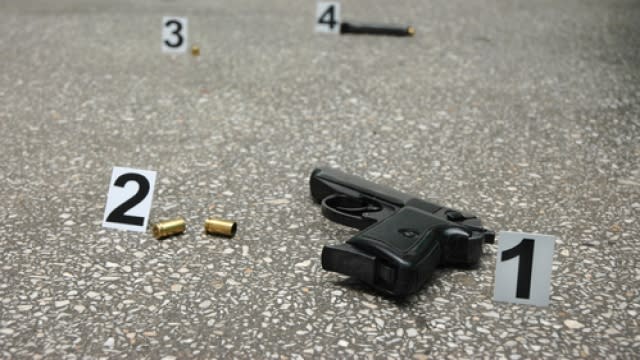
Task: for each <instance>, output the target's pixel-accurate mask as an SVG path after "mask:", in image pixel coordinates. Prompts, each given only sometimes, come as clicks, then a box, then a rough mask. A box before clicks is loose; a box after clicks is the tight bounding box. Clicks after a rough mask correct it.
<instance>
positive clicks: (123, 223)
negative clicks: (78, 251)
mask: <svg viewBox="0 0 640 360" xmlns="http://www.w3.org/2000/svg"><path fill="white" fill-rule="evenodd" d="M155 182H156V172H155V171H150V170H140V169H133V168H127V167H118V166H116V167H114V168H113V171H112V173H111V180H110V181H109V192H108V193H107V204H106V206H105V208H104V217H103V221H102V226H103V227H107V228H114V229H120V230H128V231H138V232H143V231H146V228H147V222H148V220H149V213H150V212H151V203H152V202H153V188H154V186H155ZM136 186H137V189H136Z"/></svg>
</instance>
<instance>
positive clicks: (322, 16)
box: [315, 2, 340, 34]
mask: <svg viewBox="0 0 640 360" xmlns="http://www.w3.org/2000/svg"><path fill="white" fill-rule="evenodd" d="M315 30H316V32H323V33H331V34H339V33H340V3H339V2H318V3H317V4H316V22H315Z"/></svg>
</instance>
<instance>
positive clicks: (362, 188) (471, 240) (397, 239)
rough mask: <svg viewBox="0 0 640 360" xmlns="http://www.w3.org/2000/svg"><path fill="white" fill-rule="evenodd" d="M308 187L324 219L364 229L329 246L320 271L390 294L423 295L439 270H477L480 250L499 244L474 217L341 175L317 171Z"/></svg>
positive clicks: (490, 232) (337, 172)
mask: <svg viewBox="0 0 640 360" xmlns="http://www.w3.org/2000/svg"><path fill="white" fill-rule="evenodd" d="M309 184H310V187H311V196H312V197H313V199H314V200H315V202H317V203H320V204H321V206H322V214H323V215H324V216H325V217H327V218H328V219H329V220H331V221H335V222H337V223H340V224H343V225H346V226H350V227H354V228H357V229H359V230H362V231H360V232H359V233H357V234H356V235H355V236H354V237H352V238H351V239H349V240H347V242H346V243H344V244H340V245H328V246H325V247H324V248H323V249H322V268H324V269H325V270H329V271H335V272H339V273H342V274H345V275H349V276H352V277H355V278H357V279H360V280H361V281H363V282H365V283H367V284H369V285H371V286H372V287H373V288H375V289H378V290H380V291H382V292H384V293H387V294H390V295H394V296H398V297H402V296H407V295H410V294H412V293H414V292H416V291H418V290H420V288H421V287H422V285H424V283H425V282H426V281H427V280H429V278H431V275H432V274H433V271H434V269H435V268H436V266H438V265H458V266H465V267H472V266H474V265H476V264H477V263H478V261H479V259H480V256H481V255H482V245H483V244H484V243H485V242H486V243H493V242H494V239H495V233H494V232H493V231H490V230H487V229H485V228H484V227H482V223H481V221H480V219H478V218H477V217H476V216H474V215H471V214H467V213H464V212H461V211H458V210H454V209H450V208H447V207H444V206H441V205H437V204H434V203H432V202H428V201H424V200H421V199H418V198H415V197H413V196H411V195H407V194H403V193H401V192H399V191H396V190H394V189H391V188H388V187H386V186H382V185H378V184H374V183H372V182H370V181H367V180H364V179H361V178H359V177H357V176H352V175H349V174H345V173H343V172H342V171H340V170H336V169H332V168H327V167H320V168H316V169H315V170H313V173H312V174H311V178H310V180H309Z"/></svg>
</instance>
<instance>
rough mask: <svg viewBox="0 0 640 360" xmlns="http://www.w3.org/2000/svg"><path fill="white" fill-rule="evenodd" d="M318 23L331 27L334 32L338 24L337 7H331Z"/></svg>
mask: <svg viewBox="0 0 640 360" xmlns="http://www.w3.org/2000/svg"><path fill="white" fill-rule="evenodd" d="M327 17H328V19H327ZM318 23H319V24H326V25H329V29H332V30H333V27H334V26H336V24H338V22H337V21H336V15H335V6H333V5H331V6H329V7H328V8H327V10H326V11H325V12H324V13H323V14H322V15H320V18H319V19H318Z"/></svg>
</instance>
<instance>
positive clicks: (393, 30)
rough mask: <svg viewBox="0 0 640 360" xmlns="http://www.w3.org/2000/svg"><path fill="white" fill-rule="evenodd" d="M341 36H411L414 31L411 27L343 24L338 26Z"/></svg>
mask: <svg viewBox="0 0 640 360" xmlns="http://www.w3.org/2000/svg"><path fill="white" fill-rule="evenodd" d="M340 33H341V34H363V35H388V36H413V35H415V33H416V30H415V28H414V27H413V26H389V25H372V24H353V23H348V22H343V23H341V24H340Z"/></svg>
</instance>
